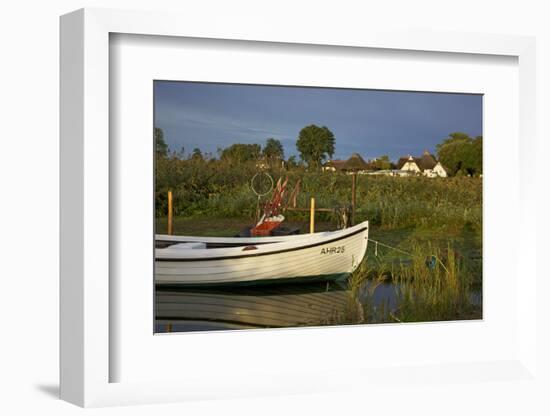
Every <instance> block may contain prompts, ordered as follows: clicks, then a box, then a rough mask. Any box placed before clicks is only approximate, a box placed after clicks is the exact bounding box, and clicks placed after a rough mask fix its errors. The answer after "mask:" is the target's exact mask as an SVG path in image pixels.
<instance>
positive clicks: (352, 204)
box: [351, 172, 357, 225]
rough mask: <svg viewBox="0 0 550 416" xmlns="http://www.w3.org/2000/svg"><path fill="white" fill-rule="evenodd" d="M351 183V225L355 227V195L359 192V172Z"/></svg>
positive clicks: (354, 175) (354, 174)
mask: <svg viewBox="0 0 550 416" xmlns="http://www.w3.org/2000/svg"><path fill="white" fill-rule="evenodd" d="M352 176H353V180H352V182H351V225H355V194H356V191H357V172H353V175H352Z"/></svg>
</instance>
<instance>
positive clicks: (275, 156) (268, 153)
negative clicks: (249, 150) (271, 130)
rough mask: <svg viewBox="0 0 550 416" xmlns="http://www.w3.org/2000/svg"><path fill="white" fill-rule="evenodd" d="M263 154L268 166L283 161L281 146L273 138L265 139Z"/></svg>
mask: <svg viewBox="0 0 550 416" xmlns="http://www.w3.org/2000/svg"><path fill="white" fill-rule="evenodd" d="M263 154H264V156H265V158H266V159H267V161H268V162H269V163H270V164H271V163H274V162H277V161H279V160H283V159H284V157H285V153H284V149H283V145H282V144H281V142H280V141H279V140H277V139H274V138H270V139H267V141H266V142H265V146H264V150H263Z"/></svg>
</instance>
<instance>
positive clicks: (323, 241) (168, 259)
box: [155, 221, 368, 262]
mask: <svg viewBox="0 0 550 416" xmlns="http://www.w3.org/2000/svg"><path fill="white" fill-rule="evenodd" d="M365 223H366V225H365V226H363V227H362V228H358V229H357V230H355V231H353V232H350V233H347V234H344V235H341V236H338V237H335V238H332V239H321V240H320V241H318V242H316V243H312V244H308V245H299V246H293V247H289V248H283V249H280V250H276V249H275V250H272V249H273V247H277V246H279V245H283V244H284V245H289V241H281V242H277V243H273V244H269V245H264V246H263V247H265V251H261V252H257V253H247V254H236V255H226V256H217V257H200V258H199V257H192V258H191V257H187V258H184V257H156V256H155V261H159V262H192V261H220V260H233V259H241V258H247V257H260V256H267V255H275V254H281V253H288V252H291V251H298V250H305V249H308V248H313V247H317V246H322V245H325V244H329V243H333V242H335V241H339V240H343V239H346V238H349V237H353V236H354V235H357V234H359V233H362V232H364V231H365V230H368V222H367V221H365ZM362 224H363V223H362ZM360 225H361V224H358V225H357V226H360ZM351 228H353V227H351ZM351 228H350V229H351ZM350 229H348V230H350ZM341 231H344V230H341ZM319 237H321V236H319ZM323 237H325V238H326V237H328V236H323ZM323 237H321V238H323ZM263 247H262V248H263ZM233 248H237V247H233ZM157 250H159V249H157ZM160 250H166V249H160ZM204 250H208V252H213V251H214V250H227V249H204ZM268 250H269V251H268ZM189 251H191V250H189ZM192 251H194V252H195V253H196V251H197V250H196V249H195V250H192ZM236 253H238V252H236Z"/></svg>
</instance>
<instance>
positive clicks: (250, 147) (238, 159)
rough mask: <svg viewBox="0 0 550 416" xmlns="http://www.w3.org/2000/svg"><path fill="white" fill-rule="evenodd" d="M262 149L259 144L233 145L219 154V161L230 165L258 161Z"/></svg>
mask: <svg viewBox="0 0 550 416" xmlns="http://www.w3.org/2000/svg"><path fill="white" fill-rule="evenodd" d="M261 150H262V147H261V146H260V145H259V144H243V143H235V144H232V145H231V146H229V147H227V148H225V149H223V150H222V152H221V159H222V160H227V161H229V162H231V163H243V162H248V161H251V160H258V159H259V157H260V153H261Z"/></svg>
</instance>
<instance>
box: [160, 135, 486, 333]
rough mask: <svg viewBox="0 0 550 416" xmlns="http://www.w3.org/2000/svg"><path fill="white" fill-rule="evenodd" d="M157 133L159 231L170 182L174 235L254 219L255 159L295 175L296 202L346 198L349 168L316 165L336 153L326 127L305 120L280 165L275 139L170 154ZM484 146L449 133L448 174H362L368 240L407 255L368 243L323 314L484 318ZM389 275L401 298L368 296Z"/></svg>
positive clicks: (334, 319) (217, 231) (226, 231)
mask: <svg viewBox="0 0 550 416" xmlns="http://www.w3.org/2000/svg"><path fill="white" fill-rule="evenodd" d="M158 130H160V129H158ZM322 137H324V138H323V139H322V140H321V139H320V138H322ZM155 140H156V149H157V161H156V172H155V175H156V177H155V185H156V194H155V204H156V217H157V219H156V227H157V230H156V231H157V233H163V232H165V231H166V218H165V216H166V212H167V193H168V190H172V191H173V195H174V215H175V218H174V230H175V233H176V234H187V235H210V236H223V235H225V236H233V235H235V234H237V233H238V232H239V231H240V230H241V229H242V228H244V227H245V226H247V225H250V224H252V223H253V222H254V220H255V215H256V204H257V197H256V195H255V194H254V193H253V192H252V190H251V188H250V180H251V179H252V177H253V176H254V175H255V174H256V173H257V172H258V171H259V169H260V166H261V167H262V168H265V169H266V170H267V172H268V173H270V175H271V176H272V177H273V178H274V179H275V180H277V179H278V178H279V177H287V178H288V179H289V185H288V187H289V189H292V187H293V186H294V184H296V183H297V182H298V181H300V183H301V186H300V193H299V195H298V198H297V205H298V206H299V207H307V206H309V199H310V197H312V196H313V197H315V198H316V206H317V207H321V208H340V207H342V206H345V205H349V204H350V201H351V182H352V178H351V176H350V175H346V174H344V173H341V172H322V171H321V170H320V169H318V166H319V164H320V163H321V162H322V161H323V160H324V159H325V158H326V157H327V156H331V155H332V154H333V152H334V136H333V135H332V133H331V132H330V130H328V129H327V128H326V127H322V128H321V127H317V126H308V127H305V128H304V129H302V131H301V132H300V137H299V139H298V141H297V147H298V149H299V151H300V154H301V159H302V160H301V161H297V160H296V158H294V157H291V158H289V160H288V161H287V162H286V163H285V164H281V163H274V162H275V161H277V162H278V161H281V160H284V153H283V148H282V146H281V143H280V142H279V141H278V140H276V139H269V140H268V141H267V142H266V144H265V146H264V147H263V148H262V147H261V146H260V145H257V144H234V145H232V146H230V147H228V148H227V149H220V150H219V152H218V153H219V155H220V158H219V159H214V158H212V157H209V156H207V154H206V155H204V156H203V154H202V153H201V152H200V150H199V149H194V151H193V153H192V154H191V155H190V157H188V158H183V157H180V156H178V155H176V154H172V156H170V157H168V156H167V154H168V149H167V147H166V145H165V143H164V141H163V136H162V131H160V132H157V129H155ZM317 142H319V143H321V144H322V146H319V143H317ZM163 143H164V145H163ZM314 143H317V144H316V145H315V146H317V147H315V146H313V144H314ZM481 148H482V138H481V137H477V138H475V139H472V138H470V137H468V136H467V135H465V134H463V133H453V134H451V135H450V137H449V138H448V139H446V140H444V141H443V142H442V143H441V144H440V145H438V147H437V151H438V155H439V158H440V159H441V161H442V163H443V164H444V165H445V166H446V167H447V168H448V169H449V170H450V173H451V175H453V176H451V177H448V178H427V177H424V176H410V177H388V176H371V175H358V177H357V194H356V200H357V207H356V222H360V221H363V220H368V221H369V223H370V235H369V237H370V238H371V239H373V240H378V241H380V242H381V243H384V244H387V245H390V246H392V247H395V248H398V249H399V250H401V251H404V252H407V253H411V255H404V254H403V253H402V252H400V251H395V250H391V249H388V248H386V247H383V246H381V245H380V246H376V244H375V243H372V242H371V243H369V249H368V251H367V258H366V260H365V261H364V262H363V264H362V265H361V267H360V268H359V269H358V270H357V271H356V272H355V273H354V274H353V275H352V276H351V278H350V279H349V285H350V286H349V294H350V298H349V305H348V306H347V307H346V308H345V310H344V311H335V313H334V315H333V316H330V317H327V323H335V324H346V323H380V322H417V321H434V320H455V319H474V318H481V304H480V302H477V303H475V302H472V301H471V294H472V291H473V290H478V291H479V290H480V288H481V282H482V265H481V253H482V181H481V179H480V178H479V174H481V173H482V161H481ZM304 161H305V162H306V163H307V168H306V167H305V165H304V163H303V162H304ZM262 162H267V163H262ZM378 163H379V164H380V166H379V168H380V169H383V168H388V167H387V166H388V164H389V163H390V161H389V158H387V157H381V158H379V160H378ZM470 175H471V176H470ZM285 217H286V220H285V223H286V224H287V225H298V226H300V227H301V228H302V231H303V232H307V228H308V221H309V214H308V213H305V212H290V211H287V212H285ZM337 221H338V219H337V218H336V214H331V213H317V214H316V229H317V230H319V231H321V230H332V229H334V228H335V225H336V223H337ZM432 256H435V258H436V259H437V261H436V262H435V264H433V265H432V266H433V267H431V268H430V267H427V265H426V259H431V258H432ZM388 281H391V282H392V283H393V289H394V290H395V299H396V301H397V306H390V305H384V304H379V303H376V302H374V298H373V294H374V292H375V291H376V289H377V287H379V286H380V285H381V284H384V283H385V282H388Z"/></svg>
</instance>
